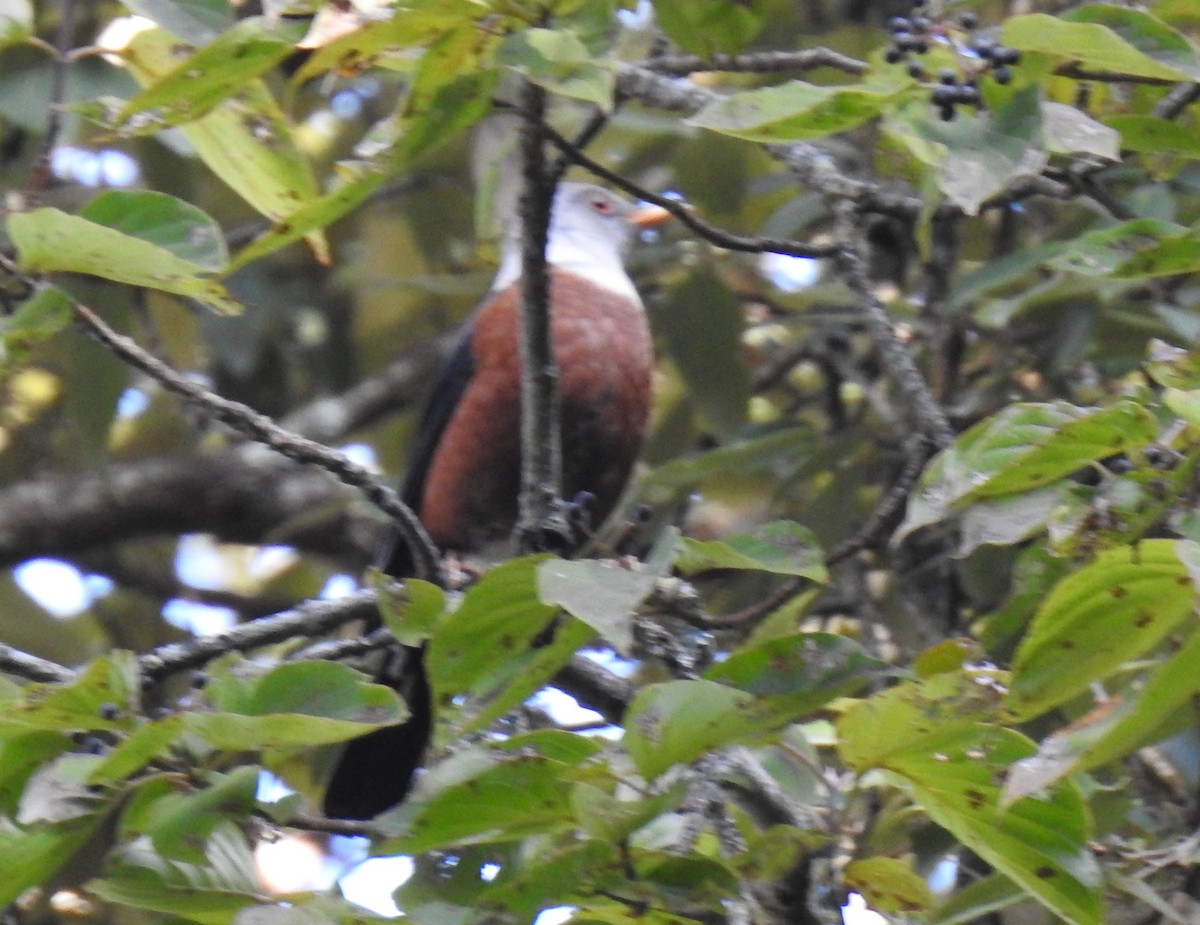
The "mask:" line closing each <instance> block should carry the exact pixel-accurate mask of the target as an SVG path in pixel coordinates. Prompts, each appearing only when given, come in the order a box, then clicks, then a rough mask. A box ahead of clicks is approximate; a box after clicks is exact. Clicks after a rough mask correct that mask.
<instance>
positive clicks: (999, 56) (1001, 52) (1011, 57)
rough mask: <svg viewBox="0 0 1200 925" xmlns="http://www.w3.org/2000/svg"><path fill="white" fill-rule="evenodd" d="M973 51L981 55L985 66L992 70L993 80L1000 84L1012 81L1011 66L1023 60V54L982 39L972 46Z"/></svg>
mask: <svg viewBox="0 0 1200 925" xmlns="http://www.w3.org/2000/svg"><path fill="white" fill-rule="evenodd" d="M971 51H973V52H975V54H977V55H979V58H980V60H982V61H984V62H986V64H985V66H986V67H989V68H991V69H992V80H994V81H996V83H998V84H1006V83H1008V82H1009V81H1011V80H1012V71H1011V70H1010V69H1009V68H1010V65H1013V64H1016V63H1017V62H1018V61H1020V60H1021V53H1020V52H1019V51H1017V50H1016V49H1015V48H1009V47H1008V46H1007V45H997V44H996V43H995V42H992V41H988V40H985V39H981V40H979V41H977V42H975V43H974V44H973V45H972V46H971Z"/></svg>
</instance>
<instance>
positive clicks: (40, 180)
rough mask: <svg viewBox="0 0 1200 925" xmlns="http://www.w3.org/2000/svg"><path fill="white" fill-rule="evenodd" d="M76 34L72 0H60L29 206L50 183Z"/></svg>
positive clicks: (30, 178) (34, 203) (29, 188)
mask: <svg viewBox="0 0 1200 925" xmlns="http://www.w3.org/2000/svg"><path fill="white" fill-rule="evenodd" d="M74 35H75V0H63V2H62V4H61V6H60V9H59V14H58V30H57V32H56V33H55V36H54V73H53V76H52V78H51V81H50V99H49V101H48V103H47V105H46V128H45V131H43V133H42V145H41V150H40V151H38V156H37V158H36V160H35V161H34V163H33V171H32V173H31V174H30V177H29V186H28V188H27V189H26V191H25V196H26V199H27V200H28V205H29V206H31V207H32V206H35V205H37V202H38V200H39V199H40V198H41V195H42V193H43V192H44V191H45V189H46V186H47V185H48V184H49V183H50V157H51V155H52V154H53V153H54V147H55V145H57V144H58V136H59V133H60V132H61V131H62V109H63V103H64V102H65V101H66V95H67V69H68V68H69V66H70V63H71V62H70V59H69V58H68V54H69V52H70V50H71V39H72V37H73V36H74Z"/></svg>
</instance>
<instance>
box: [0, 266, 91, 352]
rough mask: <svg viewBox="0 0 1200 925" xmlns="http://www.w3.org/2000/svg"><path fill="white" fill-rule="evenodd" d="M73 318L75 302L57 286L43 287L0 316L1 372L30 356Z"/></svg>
mask: <svg viewBox="0 0 1200 925" xmlns="http://www.w3.org/2000/svg"><path fill="white" fill-rule="evenodd" d="M74 318H75V305H74V303H73V302H72V301H71V299H70V298H69V297H68V296H67V295H66V293H64V292H63V291H62V290H60V289H55V288H54V287H52V286H46V287H44V288H41V289H38V290H37V292H35V293H34V294H33V295H31V296H30V297H29V298H28V299H26V300H25V301H24V302H22V303H21V304H20V305H19V306H17V310H16V311H15V312H13V313H12V314H11V315H7V316H0V373H4V372H6V371H7V370H8V369H10V368H11V367H13V366H17V365H19V364H21V363H23V362H25V360H27V359H28V358H29V355H30V354H31V353H32V352H33V349H34V348H35V347H36V346H37V345H38V344H40V343H42V342H43V341H47V340H49V339H50V338H52V337H53V336H54V335H55V334H57V333H58V332H59V331H62V330H63V329H64V328H66V326H67V325H69V324H70V323H71V321H72V320H73V319H74Z"/></svg>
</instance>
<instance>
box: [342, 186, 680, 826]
mask: <svg viewBox="0 0 1200 925" xmlns="http://www.w3.org/2000/svg"><path fill="white" fill-rule="evenodd" d="M669 217H670V213H668V212H667V211H666V210H664V209H661V208H658V207H655V206H650V207H637V206H634V205H633V204H631V203H629V202H628V201H626V200H624V199H622V198H620V197H619V196H616V195H614V194H612V193H610V192H608V191H607V190H605V189H602V188H601V187H598V186H592V185H587V184H581V183H563V184H561V185H560V186H559V187H558V190H557V191H556V194H555V196H554V201H553V204H552V207H551V212H550V224H549V228H548V232H547V243H546V263H547V267H548V270H549V277H550V310H551V335H552V339H553V344H554V355H555V360H556V361H557V364H558V367H559V379H558V392H559V398H560V402H561V408H562V411H561V420H562V469H563V473H562V475H563V495H564V497H565V498H567V499H571V498H574V497H576V496H577V495H580V494H581V493H584V492H586V493H588V494H589V495H590V496H591V502H590V504H589V506H588V514H589V515H590V516H591V518H592V519H593V522H594V523H597V524H598V523H600V522H602V521H603V520H604V519H605V518H606V517H607V516H608V515H609V514H610V513H611V512H612V510H613V508H614V507H615V505H616V503H617V501H618V499H619V498H620V495H621V492H622V491H623V489H624V487H625V483H626V482H627V480H628V478H629V474H630V471H631V470H632V468H633V464H634V461H635V460H636V458H637V454H638V451H639V450H640V448H641V444H642V437H643V435H644V433H645V429H646V420H647V417H648V415H649V411H650V400H651V389H650V380H651V373H652V371H653V365H654V356H653V351H652V345H651V341H650V331H649V327H648V325H647V322H646V315H645V310H644V309H643V307H642V302H641V299H640V298H639V297H638V293H637V290H636V289H635V288H634V285H633V282H632V281H631V280H630V278H629V276H628V274H627V273H626V272H625V267H624V261H623V258H624V256H625V253H626V252H627V250H628V249H629V246H630V244H631V243H632V241H633V238H634V236H635V234H636V232H637V230H638V229H639V228H645V227H651V226H653V225H657V224H659V223H661V222H662V221H664V220H665V219H667V218H669ZM520 277H521V239H520V234H519V229H517V230H516V231H515V232H514V233H512V234H510V235H509V237H508V238H507V239H506V241H505V245H504V250H503V254H502V258H501V262H500V268H499V271H498V272H497V274H496V278H495V281H494V282H493V283H492V287H491V290H490V292H489V293H488V295H487V296H486V298H485V299H484V300H483V304H482V305H480V307H479V308H478V309H477V310H476V312H475V314H474V315H473V317H472V319H471V320H470V321H469V322H468V324H467V326H466V329H465V330H464V332H463V334H462V336H461V337H460V339H459V341H458V344H457V346H456V348H455V350H454V352H453V354H452V355H451V357H450V359H449V360H448V361H447V363H446V366H445V367H444V369H443V370H442V373H441V376H440V378H439V380H438V382H437V384H436V385H435V387H434V390H433V393H432V396H431V398H430V401H429V404H428V406H427V407H426V409H425V413H424V415H423V417H422V419H421V424H420V427H419V429H418V432H417V438H416V442H415V445H414V451H413V456H412V462H411V464H410V467H409V471H408V476H407V479H406V482H405V486H404V491H403V496H404V499H405V501H406V502H407V503H408V504H409V506H410V507H412V508H413V510H414V511H416V512H417V514H418V515H419V516H420V518H421V520H422V522H423V523H424V524H425V527H426V529H428V531H429V534H430V536H432V538H433V539H434V541H435V542H436V543H437V544H438V545H439V546H440V547H441V548H442V549H444V550H450V551H453V552H457V553H472V552H478V551H481V550H484V549H486V548H487V547H489V546H491V545H493V544H494V543H496V542H498V541H502V540H505V539H506V538H508V537H509V535H510V534H511V533H512V530H513V527H514V525H515V523H516V520H517V513H518V499H519V494H520V481H521V435H520V423H521V381H520V379H521V360H520V303H521V291H520V289H521V287H520ZM408 567H409V566H408V557H407V554H406V551H405V550H404V549H403V548H396V549H394V550H393V552H392V554H391V556H390V559H389V561H388V563H387V565H386V570H387V571H388V572H389V573H390V574H393V575H396V576H397V577H404V575H405V573H406V572H407V570H408ZM421 654H422V653H421V652H420V650H416V649H407V650H405V655H406V658H405V664H404V665H403V666H402V667H399V668H398V667H397V666H392V667H391V668H390V669H389V672H388V673H389V676H390V677H391V678H393V679H395V680H394V681H393V682H390V683H394V685H395V686H396V687H397V689H398V690H399V691H400V692H401V694H402V695H403V696H404V697H405V699H406V700H407V702H408V706H409V710H410V713H411V717H410V719H409V720H408V721H407V722H405V723H403V724H401V725H399V726H389V727H387V728H384V729H380V730H377V731H375V732H373V733H370V734H369V735H367V736H364V737H362V738H360V739H356V740H354V741H353V742H351V743H350V744H349V746H347V748H346V751H345V753H344V754H343V756H342V758H341V761H340V764H339V766H338V768H337V769H336V771H335V773H334V776H333V778H332V780H331V781H330V784H329V787H328V788H327V790H326V794H325V803H324V809H325V813H326V815H330V816H338V817H341V818H348V819H367V818H370V817H372V816H375V815H377V814H378V813H380V812H382V811H383V810H385V809H387V808H389V807H391V806H393V805H395V804H396V803H398V802H399V801H400V800H401V799H403V798H404V796H405V795H406V793H407V792H408V788H409V786H410V784H411V780H412V776H413V773H414V772H415V770H416V768H417V767H418V766H419V764H420V761H421V758H422V755H423V753H424V750H425V748H426V746H427V744H428V740H429V735H430V729H431V722H432V718H431V707H430V694H429V689H428V684H427V681H426V679H425V676H424V670H423V666H422V659H421Z"/></svg>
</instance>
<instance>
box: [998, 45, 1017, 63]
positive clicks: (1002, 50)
mask: <svg viewBox="0 0 1200 925" xmlns="http://www.w3.org/2000/svg"><path fill="white" fill-rule="evenodd" d="M992 60H993V61H995V62H996V63H997V64H1016V63H1017V62H1018V61H1020V60H1021V53H1020V52H1019V51H1017V50H1016V49H1015V48H1008V47H1006V46H998V47H997V48H996V50H995V51H994V52H993V54H992Z"/></svg>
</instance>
